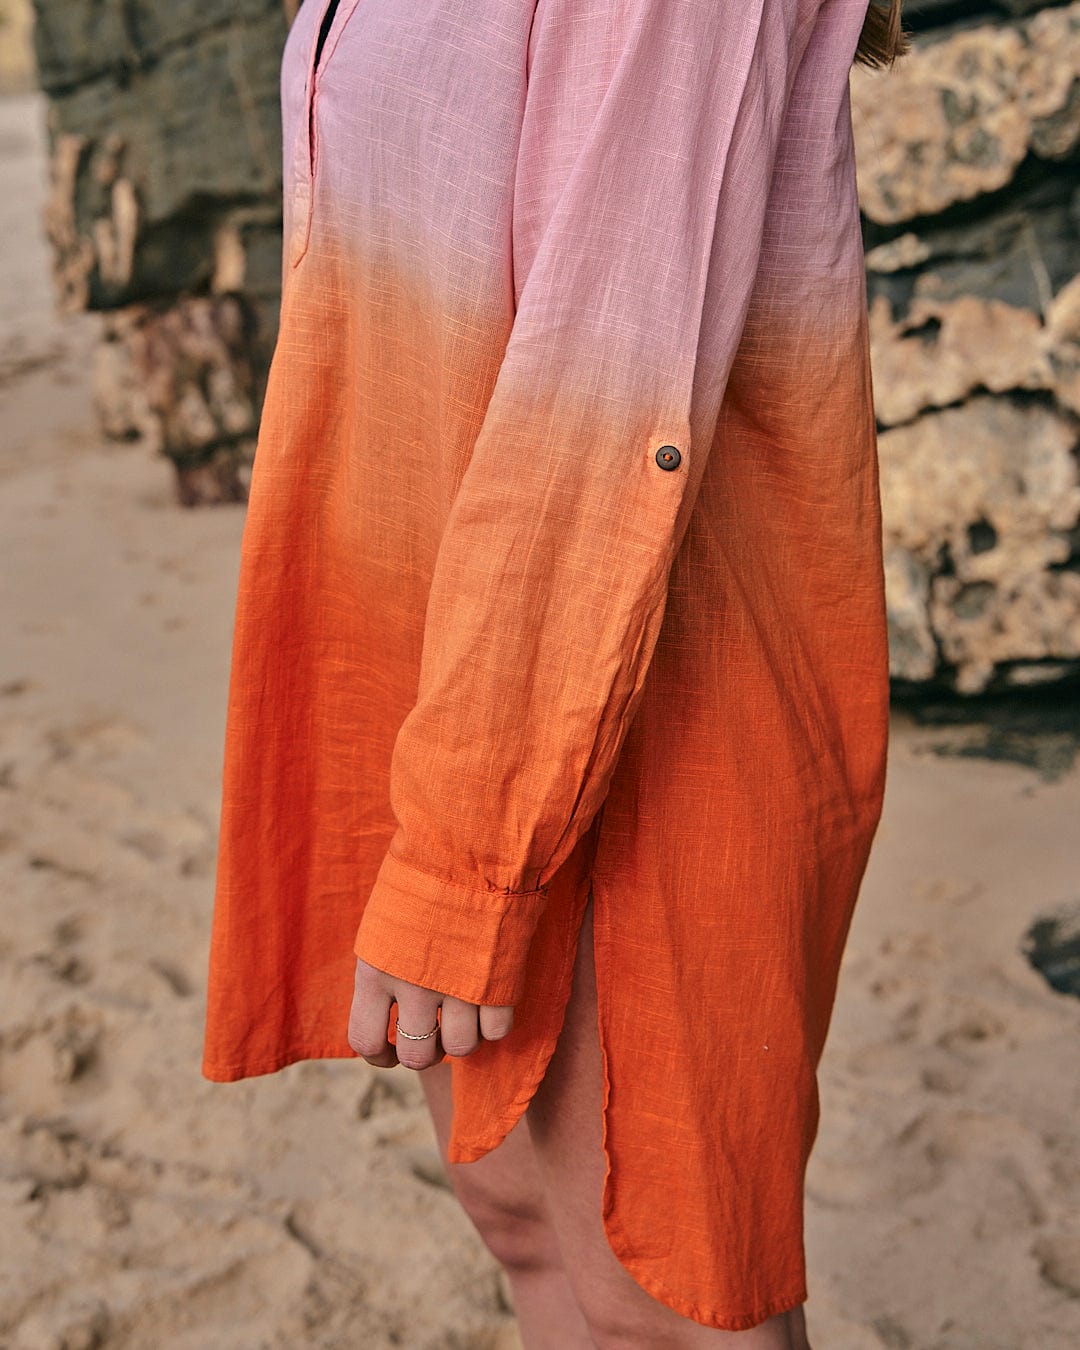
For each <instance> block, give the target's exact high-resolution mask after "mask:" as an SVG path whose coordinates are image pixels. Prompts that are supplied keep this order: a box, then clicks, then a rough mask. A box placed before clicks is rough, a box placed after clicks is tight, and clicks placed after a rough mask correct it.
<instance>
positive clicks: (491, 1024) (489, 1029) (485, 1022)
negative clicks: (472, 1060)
mask: <svg viewBox="0 0 1080 1350" xmlns="http://www.w3.org/2000/svg"><path fill="white" fill-rule="evenodd" d="M513 1025H514V1009H513V1008H512V1007H508V1008H494V1007H493V1008H481V1009H480V1035H481V1036H483V1038H484V1040H485V1041H501V1040H502V1038H503V1037H504V1036H506V1035H508V1034H509V1032H510V1028H511V1027H512V1026H513Z"/></svg>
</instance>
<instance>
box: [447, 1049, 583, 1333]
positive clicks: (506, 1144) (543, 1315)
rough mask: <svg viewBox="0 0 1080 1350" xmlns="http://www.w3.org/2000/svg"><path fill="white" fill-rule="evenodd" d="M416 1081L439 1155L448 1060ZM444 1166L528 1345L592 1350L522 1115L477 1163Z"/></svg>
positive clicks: (448, 1084)
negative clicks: (501, 1275)
mask: <svg viewBox="0 0 1080 1350" xmlns="http://www.w3.org/2000/svg"><path fill="white" fill-rule="evenodd" d="M420 1082H421V1083H422V1084H423V1087H424V1093H425V1095H426V1097H427V1102H428V1107H429V1109H430V1111H431V1116H432V1119H433V1121H434V1122H435V1133H436V1135H437V1137H438V1141H439V1149H440V1151H441V1153H442V1156H443V1161H444V1162H446V1144H447V1140H448V1138H449V1135H450V1117H451V1099H450V1065H449V1063H443V1064H436V1065H433V1066H432V1067H431V1068H430V1069H424V1070H422V1071H421V1072H420ZM446 1166H447V1172H448V1174H449V1176H450V1183H451V1185H452V1186H453V1188H454V1193H455V1195H456V1196H457V1198H458V1200H459V1201H460V1202H461V1205H462V1207H463V1209H464V1210H465V1212H466V1214H468V1216H469V1218H470V1219H471V1220H472V1222H473V1224H474V1226H475V1227H476V1230H477V1232H479V1234H480V1236H481V1237H482V1238H483V1240H484V1243H485V1245H486V1246H487V1248H488V1250H489V1251H490V1252H491V1253H492V1254H493V1255H494V1256H495V1257H496V1259H497V1260H498V1261H499V1262H500V1264H501V1265H502V1266H503V1268H504V1269H505V1271H506V1273H507V1277H508V1278H509V1281H510V1290H511V1296H512V1299H513V1303H514V1311H515V1312H516V1313H517V1319H518V1326H519V1327H520V1329H521V1337H522V1340H523V1341H524V1343H525V1345H526V1346H527V1347H528V1350H595V1346H594V1342H593V1340H592V1337H591V1336H590V1335H589V1331H588V1328H587V1326H586V1324H585V1319H584V1317H583V1316H582V1314H581V1309H580V1308H579V1307H578V1304H577V1300H576V1298H575V1297H574V1294H573V1291H572V1290H571V1287H570V1283H569V1281H568V1279H567V1277H566V1271H565V1270H564V1269H563V1265H562V1255H561V1253H560V1251H559V1244H558V1239H557V1238H556V1236H555V1230H554V1228H553V1227H552V1224H551V1218H550V1215H549V1213H548V1208H547V1201H546V1199H545V1197H544V1193H543V1187H542V1185H541V1181H540V1173H539V1171H538V1169H537V1166H536V1158H535V1156H534V1154H533V1146H532V1142H531V1140H530V1138H529V1133H528V1127H527V1126H526V1123H525V1121H524V1120H519V1121H518V1123H517V1124H516V1125H515V1126H514V1128H513V1129H512V1130H511V1131H510V1133H509V1134H508V1135H507V1136H506V1138H505V1139H504V1140H503V1141H502V1143H501V1144H500V1145H499V1146H498V1148H496V1149H493V1150H492V1151H491V1152H490V1153H487V1154H485V1155H484V1157H482V1158H479V1159H478V1160H477V1161H476V1162H470V1163H447V1164H446Z"/></svg>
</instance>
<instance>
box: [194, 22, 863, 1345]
mask: <svg viewBox="0 0 1080 1350" xmlns="http://www.w3.org/2000/svg"><path fill="white" fill-rule="evenodd" d="M325 9H326V0H306V3H305V4H304V5H303V6H302V8H301V10H300V12H299V15H298V17H297V19H296V21H295V23H294V25H293V27H292V29H291V32H290V35H289V38H288V41H287V44H286V47H285V50H284V55H283V62H282V71H281V77H282V83H281V93H282V111H283V117H284V146H285V152H284V176H285V182H284V227H285V231H284V249H283V258H282V270H283V281H284V292H283V297H282V307H281V327H280V335H279V338H278V342H277V347H276V350H275V354H274V359H273V364H272V367H271V370H270V377H269V385H268V389H267V394H266V401H265V407H264V412H263V417H262V424H261V428H260V435H259V441H258V448H257V453H256V459H255V465H254V473H253V479H252V483H251V495H250V503H249V506H248V515H247V520H246V524H245V530H244V537H243V548H242V558H241V572H240V583H239V595H238V601H237V610H236V626H235V633H234V645H233V660H232V674H231V684H230V690H229V704H228V725H227V734H226V745H225V763H224V785H223V798H222V813H221V835H220V848H219V856H218V874H217V890H216V898H215V911H214V920H213V932H212V944H211V952H210V971H209V975H210V981H209V1001H208V1009H207V1026H206V1044H205V1059H204V1064H203V1071H204V1073H205V1075H206V1076H207V1077H209V1078H211V1079H216V1080H229V1079H237V1078H243V1077H247V1076H251V1075H255V1074H262V1073H268V1072H271V1071H274V1070H277V1069H279V1068H281V1067H282V1066H284V1065H286V1064H289V1063H292V1062H294V1061H297V1060H301V1059H310V1058H328V1057H334V1056H343V1057H350V1056H352V1053H353V1052H352V1050H351V1049H350V1047H349V1045H348V1042H347V1039H346V1031H347V1020H348V1013H349V1006H350V1001H351V996H352V989H353V977H354V968H355V956H360V957H362V958H363V959H364V960H365V961H368V962H370V963H371V964H372V965H375V966H377V967H379V968H380V969H382V970H384V971H387V972H389V973H391V974H392V975H394V976H397V977H400V978H402V979H405V980H409V981H412V982H413V983H415V984H420V985H424V986H427V987H430V988H432V989H435V990H438V991H441V992H442V993H444V994H449V995H453V996H455V997H457V998H460V999H465V1000H467V1001H469V1002H474V1003H486V1004H514V1005H515V1009H516V1011H515V1024H514V1029H513V1031H512V1032H511V1033H510V1035H509V1036H508V1037H507V1038H506V1039H505V1040H503V1041H498V1042H488V1043H484V1044H482V1045H481V1046H480V1048H479V1049H478V1050H477V1051H476V1052H474V1053H473V1054H472V1055H469V1056H467V1057H465V1058H463V1059H458V1060H454V1061H453V1075H454V1103H455V1110H454V1120H453V1131H452V1136H451V1144H450V1156H451V1158H452V1160H454V1161H468V1160H470V1159H474V1158H478V1157H480V1156H482V1155H483V1154H484V1153H486V1152H487V1151H489V1150H490V1149H492V1148H494V1147H495V1146H496V1145H497V1144H498V1143H499V1141H500V1140H501V1139H502V1138H503V1137H504V1136H505V1134H506V1133H507V1131H508V1130H509V1129H510V1128H511V1126H512V1125H513V1124H514V1123H515V1121H516V1120H517V1119H518V1118H519V1117H520V1116H521V1114H522V1112H523V1111H524V1110H525V1108H526V1106H527V1104H528V1101H529V1099H530V1097H531V1095H532V1092H533V1090H534V1088H535V1086H536V1084H537V1082H538V1081H539V1079H540V1078H541V1077H542V1076H543V1072H544V1069H545V1066H546V1064H547V1062H548V1058H549V1056H550V1054H551V1052H552V1049H553V1047H554V1044H555V1040H556V1037H557V1035H558V1031H559V1027H560V1024H561V1019H562V1010H563V1007H564V1005H565V1001H566V998H567V996H568V992H569V987H570V975H571V970H572V965H573V954H574V950H575V945H576V940H577V933H578V926H579V925H580V922H581V916H582V913H583V910H584V906H585V904H586V901H587V899H588V896H589V893H590V891H591V894H592V898H593V902H594V942H595V963H596V976H597V997H598V1009H599V1034H600V1038H601V1044H602V1048H603V1055H604V1066H605V1069H604V1072H605V1099H604V1148H605V1150H606V1154H607V1160H608V1164H609V1165H608V1172H607V1176H606V1177H605V1182H604V1201H603V1221H604V1225H605V1229H606V1232H607V1235H608V1238H609V1241H610V1242H611V1245H612V1247H613V1249H614V1251H615V1252H616V1254H617V1255H618V1257H619V1259H620V1260H621V1261H622V1262H623V1264H624V1265H625V1266H626V1267H627V1269H628V1270H629V1271H630V1272H631V1274H632V1275H633V1276H634V1278H635V1279H636V1280H637V1281H638V1282H639V1283H640V1284H641V1285H642V1286H643V1287H644V1288H645V1289H646V1290H648V1291H649V1292H651V1293H652V1294H653V1295H654V1296H655V1297H657V1298H658V1299H660V1300H662V1301H663V1302H665V1303H667V1304H668V1305H669V1306H671V1307H672V1308H674V1309H676V1310H677V1311H679V1312H681V1313H683V1314H684V1315H685V1316H688V1317H691V1318H694V1319H696V1320H698V1321H700V1322H703V1323H705V1324H707V1325H712V1326H716V1327H726V1328H731V1329H739V1328H745V1327H748V1326H751V1325H754V1324H756V1323H757V1322H759V1321H762V1320H764V1319H765V1318H766V1317H767V1316H769V1315H770V1314H771V1313H773V1312H777V1311H780V1310H783V1309H785V1308H788V1307H793V1306H794V1305H795V1304H797V1303H799V1302H801V1301H802V1300H803V1299H804V1298H805V1297H806V1293H807V1291H806V1286H805V1278H806V1271H805V1258H804V1248H803V1228H802V1182H803V1171H804V1168H805V1165H806V1161H807V1157H808V1155H809V1152H810V1149H811V1146H812V1144H813V1140H814V1136H815V1132H816V1128H817V1120H818V1096H817V1079H816V1072H817V1066H818V1062H819V1059H820V1056H821V1053H822V1049H823V1046H824V1041H825V1035H826V1030H827V1026H828V1022H829V1018H830V1014H831V1009H832V1006H833V1000H834V994H835V987H836V981H837V977H838V972H839V965H840V958H841V954H842V950H843V945H844V942H845V938H846V933H847V929H848V925H849V922H850V919H851V915H852V910H853V906H854V904H855V901H856V896H857V893H858V889H859V887H860V884H861V879H862V875H863V872H864V868H865V864H866V860H867V856H868V852H869V849H870V846H871V841H872V838H873V836H874V833H875V830H876V826H877V823H878V819H879V815H880V810H881V804H882V796H883V789H884V779H885V761H886V741H887V728H888V689H889V686H888V651H887V637H886V615H885V598H884V580H883V567H882V556H881V514H880V503H879V486H878V468H877V458H876V443H875V429H874V414H873V402H872V390H871V380H870V371H869V359H868V339H867V315H866V303H865V282H864V271H863V260H862V247H861V236H860V225H859V214H858V205H857V199H856V188H855V169H854V160H853V145H852V128H851V112H850V105H849V98H848V74H849V69H850V65H851V62H852V59H853V57H854V53H855V46H856V42H857V39H858V36H859V31H860V28H861V26H862V22H863V18H864V14H865V10H866V0H824V3H822V0H539V2H538V3H533V0H341V3H340V4H339V5H338V7H337V10H336V12H335V13H334V14H333V18H332V22H331V23H330V26H329V29H328V32H327V36H326V41H325V44H324V46H323V48H322V51H321V53H320V55H319V60H318V63H317V66H316V63H315V47H316V38H317V35H318V32H319V27H320V22H321V19H322V17H323V13H324V11H325Z"/></svg>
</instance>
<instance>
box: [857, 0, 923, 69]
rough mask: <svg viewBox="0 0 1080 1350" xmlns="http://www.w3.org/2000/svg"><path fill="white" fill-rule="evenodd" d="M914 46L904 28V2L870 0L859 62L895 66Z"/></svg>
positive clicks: (870, 64)
mask: <svg viewBox="0 0 1080 1350" xmlns="http://www.w3.org/2000/svg"><path fill="white" fill-rule="evenodd" d="M910 46H911V41H910V38H909V37H908V34H907V33H906V32H905V30H904V29H903V28H902V27H901V24H900V0H885V3H884V4H879V3H878V0H870V7H869V8H868V9H867V11H866V18H865V20H864V21H863V26H862V32H861V33H860V34H859V45H858V46H857V47H856V48H855V60H856V61H858V62H860V63H861V64H862V65H864V66H891V65H892V63H893V62H894V61H895V60H896V58H897V57H898V56H903V55H904V54H905V53H906V52H907V51H908V49H909V48H910Z"/></svg>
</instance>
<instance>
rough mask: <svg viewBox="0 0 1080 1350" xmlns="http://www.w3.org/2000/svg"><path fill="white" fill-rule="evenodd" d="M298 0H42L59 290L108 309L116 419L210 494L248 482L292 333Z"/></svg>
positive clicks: (218, 496)
mask: <svg viewBox="0 0 1080 1350" xmlns="http://www.w3.org/2000/svg"><path fill="white" fill-rule="evenodd" d="M287 8H288V7H283V6H282V4H281V0H236V2H235V3H225V0H207V2H206V3H197V2H196V0H179V3H177V4H172V5H167V6H164V7H163V6H161V5H155V4H151V3H150V0H100V3H95V4H89V3H78V4H72V3H69V2H68V0H64V3H61V2H60V0H37V3H36V12H37V22H36V25H35V29H34V42H35V48H36V53H37V63H38V68H39V71H40V79H41V83H42V87H43V88H44V89H45V91H46V93H47V94H48V95H49V115H48V131H49V145H50V180H51V187H50V193H49V200H48V204H47V208H46V211H45V219H44V225H45V229H46V233H47V235H48V238H49V240H50V242H51V244H52V250H53V259H54V269H55V275H56V285H57V293H58V297H59V300H60V303H61V305H62V307H63V308H65V309H67V310H82V309H91V310H102V311H105V312H106V314H107V315H108V320H107V322H106V324H105V327H104V330H103V344H102V351H101V354H100V359H99V360H98V362H97V384H96V390H97V404H98V410H99V414H100V416H101V418H102V423H103V425H104V426H105V428H106V430H107V431H108V432H109V433H110V434H112V435H116V436H122V437H128V436H145V437H146V439H147V444H148V446H149V447H150V448H151V449H153V450H155V451H160V452H161V453H164V454H166V455H168V456H170V457H171V458H172V459H173V460H174V461H175V462H176V465H177V486H178V492H179V495H180V497H181V500H183V501H187V502H192V503H194V502H196V501H217V500H223V499H225V500H235V499H242V498H243V496H244V495H245V492H246V475H247V470H248V468H249V466H250V461H251V457H252V454H253V446H252V444H251V441H252V437H253V433H254V429H255V426H256V424H257V419H258V412H259V408H260V407H261V402H262V397H263V393H264V390H265V381H266V374H267V371H268V369H269V364H270V357H271V355H272V352H273V345H274V341H275V338H276V334H277V310H278V305H279V302H280V282H281V158H282V155H281V126H280V85H279V76H280V60H281V51H282V47H283V45H284V40H285V36H286V33H287V31H288V30H287V22H286V11H287ZM294 8H295V7H294ZM223 127H228V128H229V129H230V134H228V135H222V134H221V130H222V128H223ZM224 297H229V300H228V302H227V303H226V302H225V300H224Z"/></svg>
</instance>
